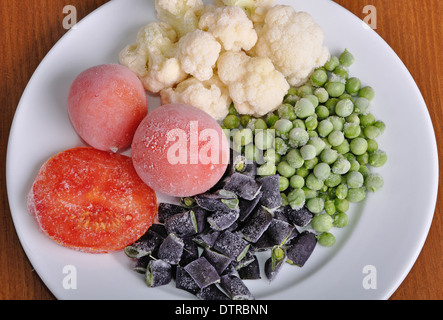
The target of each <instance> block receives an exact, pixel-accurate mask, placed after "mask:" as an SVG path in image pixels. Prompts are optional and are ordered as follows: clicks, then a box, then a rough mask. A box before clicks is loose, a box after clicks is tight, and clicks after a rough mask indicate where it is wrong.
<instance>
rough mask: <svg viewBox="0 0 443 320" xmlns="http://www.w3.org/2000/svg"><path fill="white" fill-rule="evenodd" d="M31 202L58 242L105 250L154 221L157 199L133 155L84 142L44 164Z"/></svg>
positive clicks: (128, 241)
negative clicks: (101, 148) (136, 166)
mask: <svg viewBox="0 0 443 320" xmlns="http://www.w3.org/2000/svg"><path fill="white" fill-rule="evenodd" d="M28 208H29V211H30V212H31V213H32V214H34V216H35V218H36V220H37V222H38V224H39V226H40V228H41V230H42V231H43V232H44V233H46V234H47V235H48V236H49V237H50V238H51V239H53V240H54V241H56V242H58V243H59V244H61V245H63V246H66V247H68V248H71V249H76V250H80V251H83V252H89V253H104V252H112V251H116V250H120V249H122V248H124V247H126V246H127V245H129V244H131V243H133V242H134V241H136V240H137V239H139V238H140V237H141V236H142V235H143V234H144V233H145V232H146V231H147V230H148V228H149V227H150V226H151V225H152V223H153V221H154V217H155V215H156V213H157V200H156V195H155V192H154V191H153V190H152V189H151V188H150V187H148V186H147V185H146V184H145V183H143V181H142V180H141V179H140V178H139V177H138V175H137V173H136V172H135V170H134V167H133V164H132V160H131V158H129V157H127V156H124V155H120V154H115V153H112V152H106V151H100V150H97V149H94V148H90V147H84V148H74V149H69V150H66V151H63V152H61V153H59V154H57V155H55V156H54V157H52V158H51V159H49V160H48V161H47V162H46V163H45V164H44V165H43V166H42V168H41V169H40V171H39V173H38V175H37V177H36V179H35V181H34V183H33V185H32V189H31V191H30V193H29V197H28Z"/></svg>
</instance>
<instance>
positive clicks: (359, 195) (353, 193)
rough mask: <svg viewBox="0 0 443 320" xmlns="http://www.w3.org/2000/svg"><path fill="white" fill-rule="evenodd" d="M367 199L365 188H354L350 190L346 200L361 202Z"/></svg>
mask: <svg viewBox="0 0 443 320" xmlns="http://www.w3.org/2000/svg"><path fill="white" fill-rule="evenodd" d="M365 198H366V191H365V189H364V188H363V187H361V188H353V189H349V190H348V195H347V196H346V199H347V200H348V201H349V202H361V201H363V200H364V199H365Z"/></svg>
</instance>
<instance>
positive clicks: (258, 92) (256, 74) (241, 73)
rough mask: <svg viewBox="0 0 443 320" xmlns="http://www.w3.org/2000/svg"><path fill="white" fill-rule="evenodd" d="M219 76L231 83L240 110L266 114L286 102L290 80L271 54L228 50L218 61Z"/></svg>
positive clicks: (226, 83)
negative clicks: (261, 55) (257, 54)
mask: <svg viewBox="0 0 443 320" xmlns="http://www.w3.org/2000/svg"><path fill="white" fill-rule="evenodd" d="M217 68H218V76H219V78H220V80H221V81H222V82H223V83H224V84H225V85H227V86H228V88H229V94H230V96H231V98H232V101H233V102H234V106H235V108H236V109H237V111H238V112H239V113H240V114H249V115H254V116H258V117H260V116H263V115H265V114H267V113H269V112H272V111H274V110H275V109H277V108H278V106H279V105H280V104H281V103H282V101H283V98H284V96H285V94H286V93H287V91H288V89H289V84H288V82H287V81H286V79H285V77H284V76H283V74H282V73H281V72H279V71H277V70H276V69H275V68H274V65H273V64H272V62H271V60H270V59H268V58H258V57H249V56H248V55H246V53H244V52H242V51H241V52H225V53H223V54H222V55H220V58H219V59H218V62H217Z"/></svg>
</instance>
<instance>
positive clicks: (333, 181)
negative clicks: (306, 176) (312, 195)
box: [324, 172, 341, 188]
mask: <svg viewBox="0 0 443 320" xmlns="http://www.w3.org/2000/svg"><path fill="white" fill-rule="evenodd" d="M324 183H325V186H327V187H329V188H334V187H336V186H338V185H339V184H340V183H341V175H339V174H336V173H333V172H331V173H330V174H329V176H328V177H327V178H326V179H325V182H324Z"/></svg>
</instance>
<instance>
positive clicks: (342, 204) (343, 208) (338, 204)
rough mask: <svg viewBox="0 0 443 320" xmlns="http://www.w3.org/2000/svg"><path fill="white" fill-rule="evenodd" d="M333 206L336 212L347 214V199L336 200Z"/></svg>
mask: <svg viewBox="0 0 443 320" xmlns="http://www.w3.org/2000/svg"><path fill="white" fill-rule="evenodd" d="M352 190H354V189H352ZM334 205H335V208H336V209H337V211H338V212H347V211H348V210H349V201H348V200H347V199H339V198H336V199H335V200H334Z"/></svg>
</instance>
